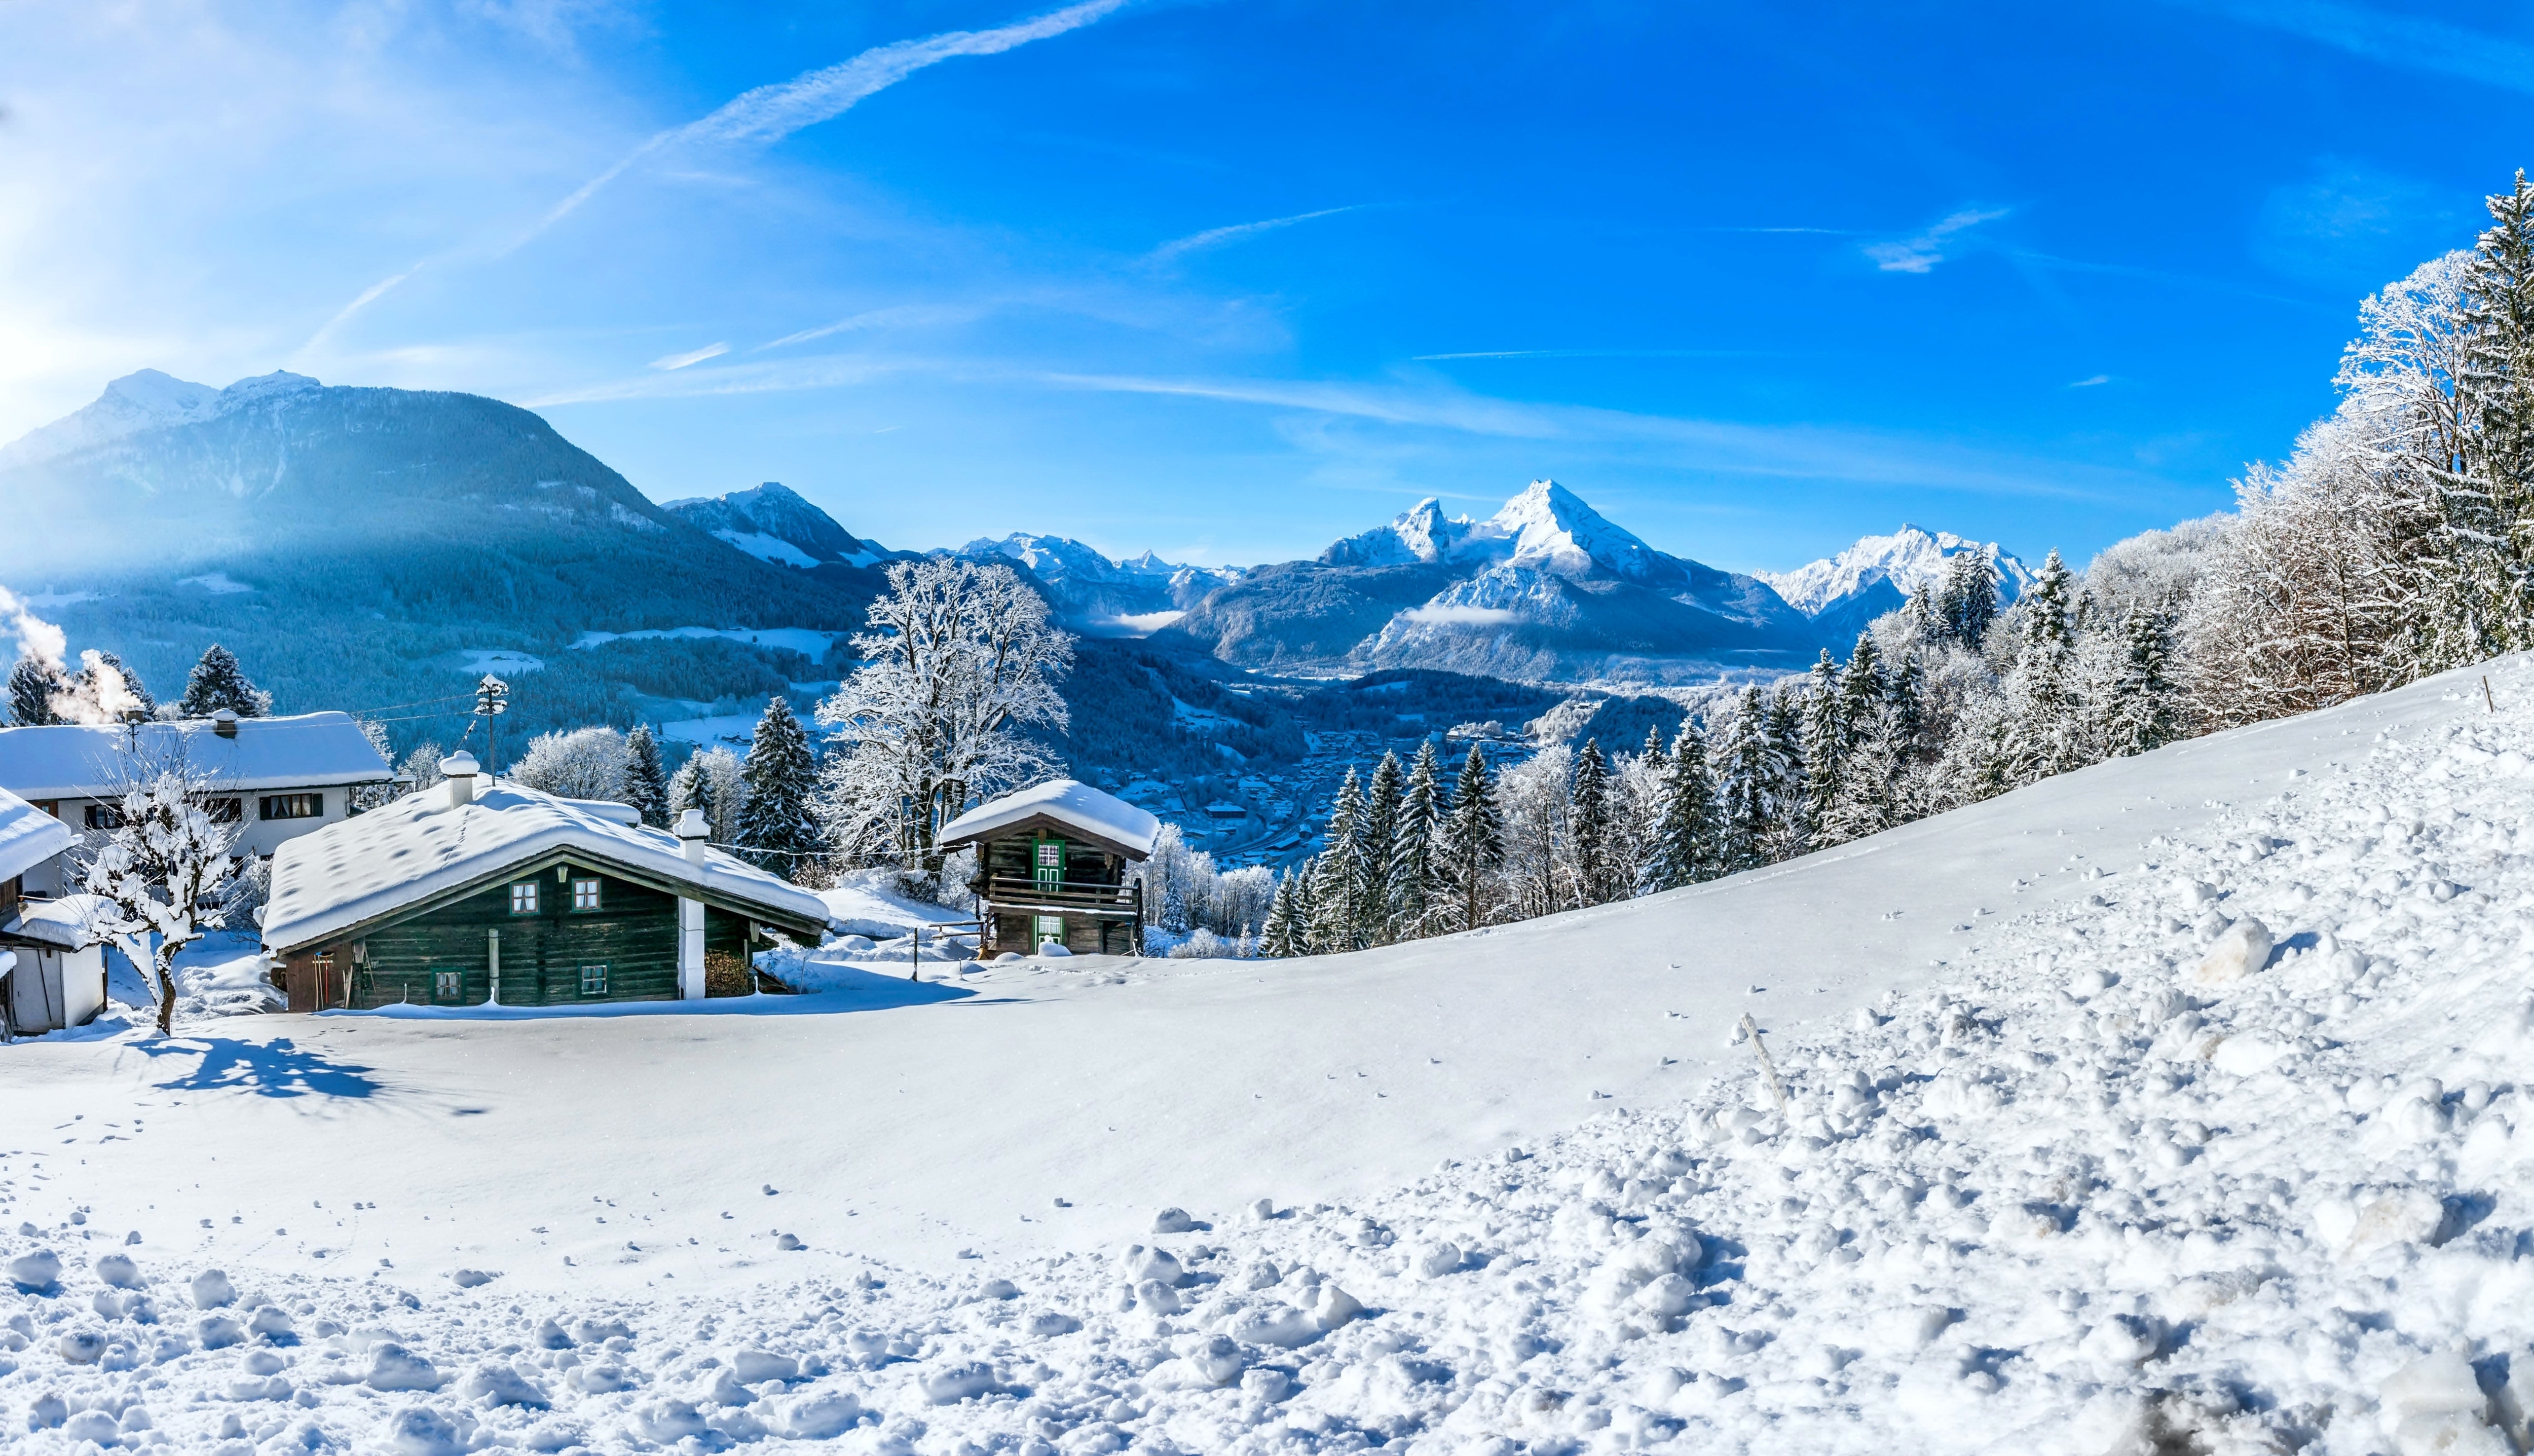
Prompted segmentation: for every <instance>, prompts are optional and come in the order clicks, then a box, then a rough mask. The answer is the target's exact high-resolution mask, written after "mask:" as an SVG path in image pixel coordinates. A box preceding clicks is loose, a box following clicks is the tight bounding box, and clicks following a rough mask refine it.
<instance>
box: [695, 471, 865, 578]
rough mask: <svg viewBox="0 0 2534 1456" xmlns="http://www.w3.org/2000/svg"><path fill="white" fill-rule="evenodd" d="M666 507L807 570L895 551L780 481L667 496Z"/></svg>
mask: <svg viewBox="0 0 2534 1456" xmlns="http://www.w3.org/2000/svg"><path fill="white" fill-rule="evenodd" d="M660 509H661V510H663V511H667V512H670V513H672V514H673V515H676V516H683V517H685V518H686V519H687V520H688V521H689V522H691V523H693V524H694V525H696V526H699V527H701V528H702V529H704V530H707V531H710V532H711V533H712V534H714V535H716V536H718V537H720V538H721V539H722V540H724V541H727V542H729V543H730V544H731V545H733V546H736V547H738V548H739V549H740V550H742V551H745V552H747V553H748V554H749V555H751V556H754V557H755V558H756V559H757V560H759V561H770V562H773V563H775V564H776V565H778V566H787V567H799V568H801V569H803V570H805V571H806V570H808V569H810V568H812V567H818V566H826V565H830V564H842V565H845V566H856V567H867V566H870V565H872V564H873V563H874V562H877V561H884V560H886V559H887V558H888V557H889V556H890V555H891V554H892V553H891V552H890V551H889V550H888V549H887V548H886V547H884V546H881V545H880V544H879V543H877V542H875V541H866V540H863V539H861V538H860V537H858V536H856V535H855V534H854V533H853V532H851V531H849V530H846V529H845V528H844V527H843V526H841V525H838V524H837V523H836V519H835V517H834V516H829V515H828V514H827V513H826V512H824V511H821V510H819V509H818V508H817V507H815V506H813V505H811V504H810V503H809V502H808V501H806V500H804V499H802V497H801V493H800V492H798V491H796V490H794V489H792V488H791V487H790V486H787V485H784V484H783V483H781V482H780V481H774V480H769V481H767V482H765V483H764V484H763V485H760V486H758V487H756V488H755V489H754V490H741V491H733V492H731V493H730V494H729V495H726V496H695V497H691V498H689V499H687V500H683V501H667V502H663V503H662V504H661V507H660Z"/></svg>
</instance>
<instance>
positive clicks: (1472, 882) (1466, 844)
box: [1436, 743, 1504, 931]
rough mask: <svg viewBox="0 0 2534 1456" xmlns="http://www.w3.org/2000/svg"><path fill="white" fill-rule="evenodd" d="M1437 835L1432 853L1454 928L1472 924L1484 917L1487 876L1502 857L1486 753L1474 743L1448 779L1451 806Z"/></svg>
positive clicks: (1501, 820)
mask: <svg viewBox="0 0 2534 1456" xmlns="http://www.w3.org/2000/svg"><path fill="white" fill-rule="evenodd" d="M1439 837H1440V840H1441V842H1440V844H1439V845H1438V846H1437V855H1436V858H1437V859H1439V860H1440V861H1441V870H1442V875H1441V879H1442V880H1443V883H1444V885H1445V886H1446V888H1447V890H1448V892H1449V894H1450V896H1451V900H1452V909H1453V915H1454V918H1455V919H1457V920H1458V921H1459V922H1460V925H1459V928H1460V929H1462V930H1465V931H1466V930H1476V929H1477V928H1478V926H1479V925H1480V924H1482V923H1483V922H1484V920H1485V907H1484V905H1483V903H1482V902H1483V900H1484V897H1485V893H1486V881H1487V876H1488V875H1489V873H1491V872H1492V871H1493V870H1494V869H1495V868H1496V866H1497V865H1499V864H1502V863H1503V862H1504V816H1503V815H1502V813H1501V812H1500V811H1499V810H1498V809H1497V807H1496V794H1495V783H1494V781H1493V779H1492V777H1491V776H1490V775H1489V774H1488V772H1487V756H1486V755H1485V754H1484V753H1483V752H1481V751H1480V750H1479V748H1478V745H1477V744H1475V743H1473V744H1471V745H1470V756H1469V758H1465V759H1463V760H1462V762H1461V775H1460V777H1459V778H1458V779H1457V780H1455V781H1454V783H1453V785H1452V811H1451V814H1450V815H1449V816H1448V817H1446V818H1445V819H1444V820H1443V832H1442V834H1441V835H1440V836H1439Z"/></svg>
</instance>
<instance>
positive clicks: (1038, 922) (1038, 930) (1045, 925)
mask: <svg viewBox="0 0 2534 1456" xmlns="http://www.w3.org/2000/svg"><path fill="white" fill-rule="evenodd" d="M1030 940H1033V941H1035V942H1037V943H1038V944H1041V945H1044V944H1046V943H1047V942H1048V941H1050V940H1056V941H1062V940H1064V917H1063V916H1061V915H1033V916H1031V917H1030Z"/></svg>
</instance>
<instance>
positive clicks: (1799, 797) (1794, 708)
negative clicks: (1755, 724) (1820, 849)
mask: <svg viewBox="0 0 2534 1456" xmlns="http://www.w3.org/2000/svg"><path fill="white" fill-rule="evenodd" d="M1798 698H1799V694H1798V692H1797V690H1796V689H1795V687H1794V685H1793V684H1791V683H1782V682H1781V683H1780V684H1779V685H1778V691H1777V693H1776V694H1775V695H1774V696H1772V697H1771V698H1770V699H1769V721H1768V748H1769V776H1770V784H1769V798H1770V802H1771V805H1772V808H1771V822H1770V838H1769V858H1770V859H1771V860H1772V861H1776V860H1790V859H1793V858H1794V857H1795V856H1797V855H1799V854H1802V853H1803V852H1804V851H1805V850H1807V849H1809V848H1811V847H1812V834H1813V822H1814V821H1813V816H1812V814H1811V812H1810V809H1809V806H1810V804H1811V792H1810V786H1809V785H1808V784H1807V783H1806V782H1805V779H1804V744H1803V727H1802V713H1801V709H1800V707H1799V705H1798Z"/></svg>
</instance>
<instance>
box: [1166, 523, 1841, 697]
mask: <svg viewBox="0 0 2534 1456" xmlns="http://www.w3.org/2000/svg"><path fill="white" fill-rule="evenodd" d="M1171 631H1172V632H1173V633H1175V634H1176V635H1179V636H1184V637H1194V638H1196V639H1198V640H1199V641H1201V642H1202V643H1203V644H1205V645H1206V646H1207V648H1208V649H1209V650H1211V651H1212V652H1213V653H1214V654H1215V655H1217V656H1219V657H1222V658H1223V659H1225V660H1226V661H1230V662H1234V663H1237V664H1239V665H1241V666H1245V667H1272V668H1276V669H1279V670H1284V671H1302V672H1329V671H1346V670H1361V669H1367V668H1386V667H1428V668H1442V669H1446V670H1449V671H1454V672H1465V673H1475V674H1483V675H1488V676H1495V677H1509V678H1520V679H1526V680H1534V681H1538V680H1549V679H1556V680H1574V679H1611V680H1619V681H1628V680H1634V681H1652V682H1662V681H1684V680H1691V679H1701V678H1712V677H1714V676H1715V675H1716V674H1717V673H1719V671H1730V670H1734V669H1751V668H1762V669H1765V668H1772V667H1786V666H1792V665H1794V664H1795V663H1796V662H1797V661H1799V660H1800V658H1801V657H1802V656H1803V655H1804V654H1805V652H1806V650H1807V649H1808V648H1810V647H1811V646H1812V645H1813V643H1814V641H1815V635H1814V633H1813V631H1812V629H1811V627H1810V625H1809V624H1808V623H1806V621H1805V620H1804V618H1803V616H1802V615H1801V614H1800V613H1798V612H1796V611H1794V610H1793V609H1791V608H1789V607H1788V606H1787V605H1786V603H1785V602H1783V601H1782V600H1780V598H1779V596H1778V594H1777V593H1776V592H1775V591H1773V590H1771V589H1770V588H1769V587H1768V586H1767V585H1766V584H1765V583H1763V582H1761V581H1760V580H1758V579H1756V578H1754V577H1751V576H1741V575H1738V574H1735V573H1731V572H1722V571H1719V570H1717V569H1716V568H1714V567H1710V566H1705V565H1703V564H1701V563H1699V562H1695V561H1690V560H1687V559H1685V558H1681V557H1675V556H1669V555H1666V554H1665V553H1663V552H1660V551H1658V550H1656V549H1655V548H1653V547H1652V546H1649V545H1647V544H1646V543H1645V542H1644V541H1643V540H1641V539H1639V538H1638V537H1637V536H1636V535H1634V534H1633V533H1631V532H1629V531H1628V530H1626V529H1625V528H1623V527H1621V526H1619V525H1616V524H1614V523H1612V522H1611V521H1610V520H1608V519H1607V518H1605V517H1604V516H1601V515H1600V514H1599V512H1597V511H1595V510H1594V509H1593V508H1592V507H1591V506H1589V505H1587V504H1586V503H1585V502H1584V501H1583V499H1582V498H1580V497H1578V496H1577V495H1576V494H1575V493H1574V492H1573V491H1570V490H1568V489H1566V488H1565V487H1564V486H1561V485H1559V484H1557V483H1556V482H1555V481H1551V480H1537V481H1534V482H1532V484H1531V485H1530V486H1529V487H1528V488H1527V489H1525V490H1524V491H1523V492H1522V493H1521V494H1520V495H1517V496H1515V497H1514V498H1513V499H1512V500H1510V501H1507V502H1506V503H1505V504H1504V507H1503V508H1502V509H1501V510H1499V511H1497V512H1496V513H1495V514H1494V515H1493V516H1488V517H1487V518H1485V519H1483V520H1478V519H1473V518H1471V517H1469V516H1456V517H1446V516H1444V515H1443V513H1442V509H1441V508H1440V506H1438V505H1437V504H1436V503H1435V502H1433V501H1431V500H1427V501H1420V502H1418V504H1417V505H1416V506H1415V507H1413V508H1411V509H1410V510H1408V511H1406V512H1404V513H1402V514H1401V515H1400V516H1398V517H1397V518H1396V519H1394V520H1392V521H1391V522H1390V523H1389V524H1387V525H1384V526H1380V527H1377V528H1375V529H1373V530H1369V531H1364V532H1362V533H1360V534H1357V535H1354V536H1349V537H1347V538H1346V539H1344V540H1341V541H1338V542H1336V543H1335V544H1333V545H1331V546H1330V547H1329V548H1328V549H1327V550H1326V551H1323V552H1322V553H1320V556H1319V559H1318V560H1316V561H1312V562H1294V563H1289V564H1287V565H1285V566H1281V567H1263V568H1260V569H1258V570H1256V571H1254V572H1251V573H1250V574H1248V575H1247V576H1245V577H1244V578H1242V579H1241V580H1240V581H1238V582H1237V583H1233V584H1231V585H1230V586H1227V587H1225V588H1223V589H1220V590H1217V591H1214V592H1212V593H1210V594H1208V595H1207V596H1206V597H1205V598H1204V600H1202V601H1201V602H1199V603H1197V604H1196V605H1195V606H1193V607H1191V608H1190V609H1189V610H1188V613H1187V615H1186V616H1185V617H1183V618H1182V619H1180V621H1179V622H1178V623H1176V624H1175V625H1174V627H1173V628H1172V629H1171Z"/></svg>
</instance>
